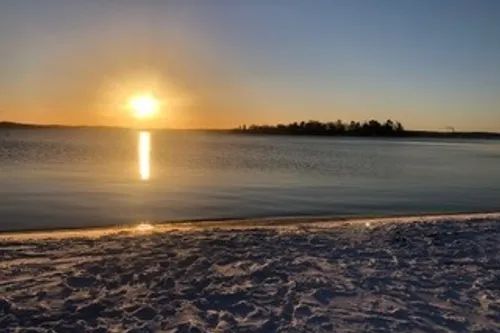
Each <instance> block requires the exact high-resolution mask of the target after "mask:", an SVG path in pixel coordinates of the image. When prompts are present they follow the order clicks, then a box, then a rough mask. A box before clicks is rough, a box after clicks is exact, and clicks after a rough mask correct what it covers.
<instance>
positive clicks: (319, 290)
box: [0, 213, 500, 332]
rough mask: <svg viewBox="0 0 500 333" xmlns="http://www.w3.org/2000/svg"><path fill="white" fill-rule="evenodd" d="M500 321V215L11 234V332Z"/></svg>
mask: <svg viewBox="0 0 500 333" xmlns="http://www.w3.org/2000/svg"><path fill="white" fill-rule="evenodd" d="M388 331H389V332H391V331H392V332H500V213H489V214H467V215H444V216H419V217H400V218H385V219H357V220H344V221H328V220H324V219H323V220H319V221H312V222H311V221H306V220H301V219H277V220H261V221H260V223H259V222H258V221H253V222H252V223H248V221H246V222H241V221H225V222H204V223H203V222H202V223H182V224H177V223H174V224H162V225H156V226H154V227H152V228H151V227H150V226H149V225H142V226H140V227H128V228H126V227H124V228H108V229H89V230H67V231H58V232H38V233H11V234H7V233H6V234H2V235H0V332H388Z"/></svg>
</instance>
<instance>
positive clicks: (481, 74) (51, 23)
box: [0, 0, 500, 131]
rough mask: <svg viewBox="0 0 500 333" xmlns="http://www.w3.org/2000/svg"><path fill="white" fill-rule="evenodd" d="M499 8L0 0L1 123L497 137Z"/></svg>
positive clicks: (483, 4)
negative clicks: (142, 119) (324, 126)
mask: <svg viewBox="0 0 500 333" xmlns="http://www.w3.org/2000/svg"><path fill="white" fill-rule="evenodd" d="M499 41H500V2H499V1H458V0H457V1H417V0H415V1H368V0H366V1H352V0H351V1H284V0H276V1H215V0H214V1H209V0H205V1H201V0H199V1H127V0H122V1H91V0H87V1H71V0H66V1H50V0H45V1H34V0H32V1H28V0H25V1H14V0H1V1H0V45H1V48H0V118H1V119H9V120H18V121H31V122H51V123H54V122H56V123H85V124H109V125H113V124H117V125H127V124H129V123H130V122H131V121H132V120H131V119H129V118H128V116H127V115H126V113H125V111H124V110H123V108H122V106H121V104H120V103H121V101H122V100H123V99H125V98H126V96H127V95H130V94H134V92H135V91H139V90H149V91H153V92H154V94H156V95H158V96H159V97H160V98H162V99H163V100H164V101H165V107H164V109H165V112H164V114H165V117H164V118H162V120H161V126H166V127H233V126H237V125H238V124H241V123H276V122H288V121H294V120H303V119H304V120H307V119H318V120H334V119H338V118H340V119H344V120H351V119H354V120H364V119H368V118H378V119H380V120H384V119H386V118H393V119H397V120H399V121H401V122H403V123H404V124H405V125H406V126H407V127H410V128H423V129H442V128H445V127H447V126H454V127H456V128H457V129H463V130H496V131H500V110H499V109H500V108H499V106H500V97H499V96H500V42H499Z"/></svg>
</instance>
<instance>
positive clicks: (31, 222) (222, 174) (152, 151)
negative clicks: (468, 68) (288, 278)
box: [0, 128, 500, 231]
mask: <svg viewBox="0 0 500 333" xmlns="http://www.w3.org/2000/svg"><path fill="white" fill-rule="evenodd" d="M498 210H500V141H494V140H491V141H488V140H458V139H449V140H443V139H398V138H392V139H381V138H376V139H373V138H366V139H362V138H340V137H335V138H332V137H292V136H250V135H237V134H224V133H216V132H196V131H152V132H140V131H135V130H121V129H91V128H88V129H70V128H62V129H33V130H32V129H23V130H13V129H12V130H1V131H0V230H2V231H5V230H23V229H46V228H62V227H85V226H100V225H115V224H131V223H134V224H135V223H139V222H160V221H173V220H176V221H177V220H191V219H223V218H254V217H283V216H367V215H369V216H372V215H405V214H420V213H449V212H480V211H498Z"/></svg>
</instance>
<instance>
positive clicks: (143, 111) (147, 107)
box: [129, 94, 160, 119]
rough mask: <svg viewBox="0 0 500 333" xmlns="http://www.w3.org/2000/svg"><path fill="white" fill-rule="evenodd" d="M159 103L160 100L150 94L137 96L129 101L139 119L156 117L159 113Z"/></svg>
mask: <svg viewBox="0 0 500 333" xmlns="http://www.w3.org/2000/svg"><path fill="white" fill-rule="evenodd" d="M159 104H160V103H159V102H158V100H157V99H156V98H154V96H152V95H150V94H147V95H139V96H135V97H133V98H131V99H130V101H129V105H130V108H131V109H132V111H133V112H134V116H135V117H136V118H139V119H146V118H152V117H154V116H155V115H156V114H157V113H158V109H159Z"/></svg>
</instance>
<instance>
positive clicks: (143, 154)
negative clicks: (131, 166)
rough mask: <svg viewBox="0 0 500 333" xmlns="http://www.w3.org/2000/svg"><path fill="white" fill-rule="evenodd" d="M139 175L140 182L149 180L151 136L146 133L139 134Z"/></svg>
mask: <svg viewBox="0 0 500 333" xmlns="http://www.w3.org/2000/svg"><path fill="white" fill-rule="evenodd" d="M138 150H139V175H140V177H141V180H149V179H150V178H151V134H150V133H149V132H147V131H141V132H139V142H138Z"/></svg>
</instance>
